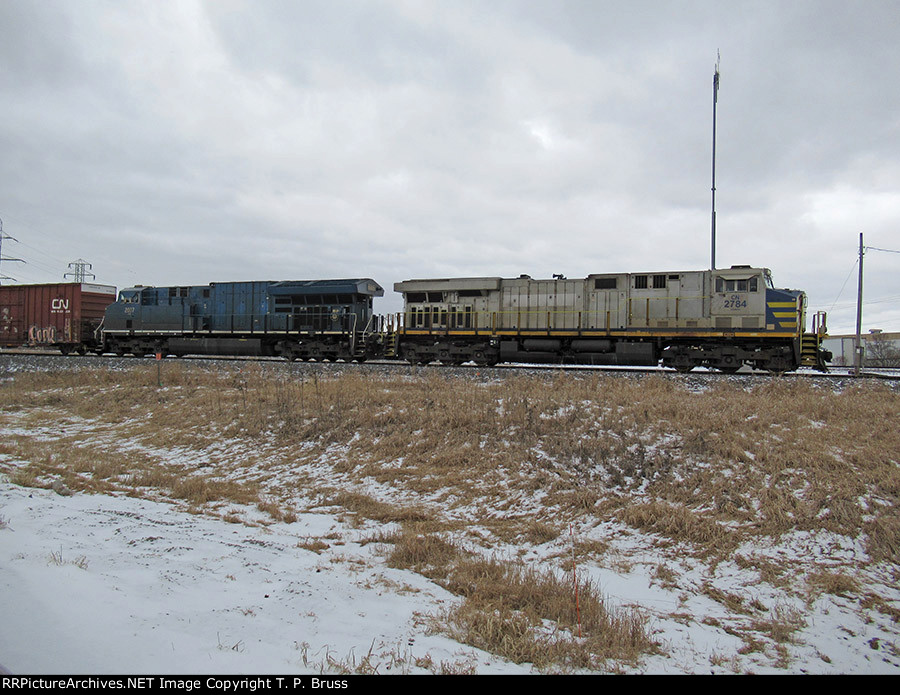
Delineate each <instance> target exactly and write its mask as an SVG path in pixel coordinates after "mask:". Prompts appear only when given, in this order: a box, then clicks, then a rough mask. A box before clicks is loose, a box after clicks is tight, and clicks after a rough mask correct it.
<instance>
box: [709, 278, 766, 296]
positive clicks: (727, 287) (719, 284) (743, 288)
mask: <svg viewBox="0 0 900 695" xmlns="http://www.w3.org/2000/svg"><path fill="white" fill-rule="evenodd" d="M758 289H759V280H758V279H757V278H755V277H752V278H747V279H742V280H726V279H725V278H716V292H756V291H757V290H758Z"/></svg>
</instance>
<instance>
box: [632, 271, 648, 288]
mask: <svg viewBox="0 0 900 695" xmlns="http://www.w3.org/2000/svg"><path fill="white" fill-rule="evenodd" d="M634 289H636V290H646V289H647V276H646V275H635V276H634Z"/></svg>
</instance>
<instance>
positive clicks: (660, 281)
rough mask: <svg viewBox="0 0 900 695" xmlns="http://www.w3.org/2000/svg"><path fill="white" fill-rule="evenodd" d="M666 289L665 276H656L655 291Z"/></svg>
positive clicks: (654, 281) (654, 279)
mask: <svg viewBox="0 0 900 695" xmlns="http://www.w3.org/2000/svg"><path fill="white" fill-rule="evenodd" d="M665 287H666V276H665V275H654V276H653V289H656V290H662V289H665Z"/></svg>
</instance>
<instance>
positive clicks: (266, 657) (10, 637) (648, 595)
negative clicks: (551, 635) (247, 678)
mask: <svg viewBox="0 0 900 695" xmlns="http://www.w3.org/2000/svg"><path fill="white" fill-rule="evenodd" d="M609 531H610V537H614V538H619V539H620V541H618V546H617V551H618V553H619V554H620V557H621V558H622V562H620V563H618V564H617V566H616V568H615V569H612V568H607V569H601V568H597V567H593V568H591V567H584V568H580V570H579V571H583V572H589V573H591V575H592V576H593V577H594V578H596V579H597V580H599V581H600V583H601V586H602V588H603V590H604V592H605V593H606V594H607V595H608V596H609V598H610V600H611V601H614V602H616V603H618V604H620V605H625V604H636V605H639V606H640V607H641V608H642V609H643V610H644V611H645V612H647V613H648V614H649V615H650V616H651V622H652V626H653V630H654V637H655V639H656V640H658V641H659V643H660V646H661V648H662V653H661V654H659V655H654V656H651V657H649V658H647V659H646V660H645V661H644V662H642V663H641V664H640V665H639V666H636V667H624V668H623V669H622V670H623V671H626V672H643V673H733V672H754V673H785V672H788V673H820V674H821V673H882V674H886V673H900V656H898V654H897V652H896V645H898V644H900V640H898V633H900V629H898V625H897V624H896V623H895V622H892V621H891V620H889V619H887V618H886V617H885V616H883V615H881V614H879V613H875V612H872V611H866V610H862V609H861V608H860V603H859V601H857V600H854V599H852V598H846V599H845V598H840V597H838V596H834V595H830V594H823V595H821V596H819V597H818V598H817V599H816V600H815V603H814V604H813V605H812V606H804V605H803V604H802V602H801V601H800V600H799V599H797V598H795V599H793V600H792V599H788V598H786V597H785V595H783V594H777V592H775V591H774V590H771V589H767V588H766V586H765V585H763V584H759V585H758V586H757V587H755V588H753V589H748V586H747V580H748V577H747V576H746V573H745V572H744V571H743V570H741V569H740V568H738V567H737V566H730V565H729V563H725V564H723V565H720V566H719V567H718V568H717V569H716V572H715V576H711V575H710V574H709V570H708V568H703V567H699V566H698V567H696V568H692V567H691V566H690V563H688V562H687V561H685V563H684V565H683V567H681V568H680V569H681V570H682V573H681V574H680V576H679V578H678V580H677V583H678V586H663V585H661V583H660V582H659V581H658V578H657V579H654V577H653V574H652V571H651V570H652V568H654V567H658V565H659V558H658V557H648V556H646V551H645V550H641V548H646V547H647V546H646V544H645V543H642V542H639V541H640V539H639V538H638V537H636V536H635V535H634V534H631V535H628V534H622V533H619V532H616V531H615V530H612V529H610V530H609ZM371 537H372V529H371V528H365V527H364V528H351V527H348V526H346V525H345V524H343V523H342V522H341V521H339V520H338V519H337V518H336V517H335V516H332V515H330V514H327V513H326V514H309V513H308V514H303V515H301V516H300V517H299V518H298V519H297V521H295V522H293V523H290V524H286V523H276V524H272V525H268V526H248V525H244V524H235V523H228V522H226V521H223V520H220V519H213V518H208V517H204V516H200V515H192V514H189V513H187V512H186V511H181V510H179V509H178V508H177V507H175V506H173V505H171V504H166V503H158V502H151V501H147V500H143V499H135V498H131V497H125V496H119V497H113V496H107V495H87V494H75V495H60V494H57V493H56V492H54V491H52V490H46V489H33V488H25V487H19V486H16V485H12V484H9V483H7V482H2V483H0V615H2V616H3V620H2V627H0V664H2V666H4V667H5V668H6V669H7V670H8V671H9V672H11V673H14V674H47V673H71V674H76V673H81V674H133V673H140V674H160V673H168V674H173V673H183V674H190V673H197V674H200V673H202V674H206V673H230V674H267V673H268V674H273V673H282V674H291V673H322V672H325V673H339V672H342V671H345V672H346V671H350V672H354V671H355V672H361V673H379V674H396V673H400V674H403V673H438V672H442V671H443V672H452V673H478V674H521V673H530V672H532V669H531V668H530V667H529V665H527V664H525V665H517V664H511V663H507V662H505V661H503V660H500V659H498V658H496V657H493V656H492V655H490V654H487V653H484V652H480V651H478V650H475V649H472V648H471V647H468V646H465V645H462V644H460V643H458V642H455V641H453V640H451V639H449V638H448V637H445V636H442V635H440V634H437V633H435V632H434V631H433V630H432V629H431V626H432V620H431V616H435V615H439V614H440V612H441V611H442V610H444V609H446V608H447V607H448V606H450V605H452V604H453V602H454V601H456V600H457V599H456V598H455V597H454V596H452V595H451V594H449V593H447V592H446V591H444V590H443V589H441V588H440V587H438V586H437V585H435V584H433V583H432V582H430V581H429V580H427V579H426V578H424V577H422V576H420V575H418V574H416V573H414V572H409V571H403V570H396V569H391V568H389V567H387V566H386V565H385V564H384V560H383V548H380V547H379V544H378V543H370V542H366V541H367V540H368V539H370V538H371ZM310 538H316V539H322V538H327V539H329V540H328V541H327V542H325V543H319V544H316V545H313V544H310V543H309V542H308V539H310ZM828 544H831V547H827V548H826V546H827V545H828ZM304 545H305V546H308V547H303V546H304ZM326 545H327V547H322V546H326ZM758 550H761V551H763V552H764V549H758ZM823 550H827V553H828V554H829V555H830V556H832V557H834V556H836V555H839V554H842V553H843V554H847V555H852V554H854V553H857V552H859V549H858V548H855V547H852V546H851V547H842V546H841V541H840V539H836V538H828V537H825V536H819V537H798V538H796V539H794V542H793V549H792V552H795V553H797V559H798V562H800V561H801V558H802V557H803V556H804V554H807V553H820V552H822V551H823ZM772 551H773V552H774V553H777V554H779V555H781V556H782V559H784V557H783V556H784V554H785V552H786V548H785V546H784V545H781V546H779V547H778V548H775V549H772ZM788 559H789V558H788ZM885 569H887V568H885ZM885 581H886V582H887V581H889V579H888V578H885ZM710 582H713V583H715V585H716V587H718V588H719V590H721V591H727V590H728V589H727V587H728V584H729V583H731V584H732V585H733V591H734V592H735V593H740V594H741V595H743V596H748V592H753V593H754V594H755V595H754V596H753V598H754V599H755V600H756V601H758V602H760V603H761V604H764V605H766V606H769V607H770V612H771V614H772V615H776V616H777V615H780V616H781V617H783V618H785V620H786V621H788V622H789V621H790V617H791V616H792V615H793V616H800V615H802V616H803V620H802V622H801V623H800V624H799V625H800V626H799V629H797V631H796V633H795V634H793V636H792V637H791V639H790V640H789V642H788V643H787V644H786V652H787V653H788V654H789V659H786V660H784V663H778V660H777V659H773V652H772V651H771V649H765V648H763V647H761V648H760V650H759V651H758V652H755V653H754V652H752V651H751V652H750V653H744V654H741V653H740V650H741V648H742V645H744V644H745V642H743V641H742V640H741V639H740V638H739V637H737V636H736V635H734V634H730V633H729V629H728V625H729V621H731V620H732V619H733V616H729V614H728V611H727V609H726V607H725V606H724V605H723V603H722V602H720V601H714V600H712V599H711V598H710V597H709V595H708V593H709V592H706V594H704V593H703V592H701V591H699V588H700V587H701V586H708V585H709V583H710ZM882 592H883V595H887V596H889V597H891V600H892V602H893V604H894V605H895V606H896V605H897V602H898V601H900V589H898V587H896V586H887V585H885V586H883V587H882ZM879 618H880V619H879ZM732 632H733V631H732Z"/></svg>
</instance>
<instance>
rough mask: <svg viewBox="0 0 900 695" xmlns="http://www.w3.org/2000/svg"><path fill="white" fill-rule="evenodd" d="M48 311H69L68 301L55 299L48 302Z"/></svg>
mask: <svg viewBox="0 0 900 695" xmlns="http://www.w3.org/2000/svg"><path fill="white" fill-rule="evenodd" d="M50 310H51V311H54V312H57V311H68V310H69V300H68V299H61V298H57V299H54V300H52V301H51V302H50Z"/></svg>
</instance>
